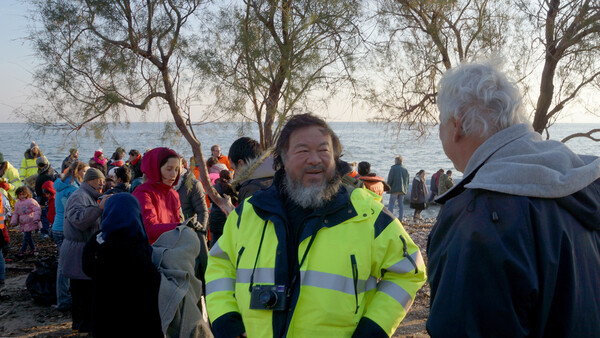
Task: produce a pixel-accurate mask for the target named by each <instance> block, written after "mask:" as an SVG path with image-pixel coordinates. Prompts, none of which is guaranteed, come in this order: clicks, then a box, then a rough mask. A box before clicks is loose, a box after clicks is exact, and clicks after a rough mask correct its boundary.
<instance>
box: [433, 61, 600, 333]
mask: <svg viewBox="0 0 600 338" xmlns="http://www.w3.org/2000/svg"><path fill="white" fill-rule="evenodd" d="M438 88H439V93H438V98H437V104H438V108H439V110H440V139H441V141H442V145H443V147H444V152H445V153H446V155H447V156H448V157H449V158H450V160H452V162H453V163H454V166H455V167H456V169H458V170H459V171H461V172H463V173H464V176H463V177H464V178H463V180H462V181H461V182H460V183H458V184H457V185H456V186H454V187H453V188H452V189H450V190H449V191H448V192H447V193H446V194H444V195H443V196H441V197H440V198H438V199H437V201H438V202H440V203H442V204H444V205H443V207H442V210H441V211H440V214H439V216H438V219H437V222H436V224H435V225H434V227H433V229H432V231H431V234H430V237H429V244H428V248H427V254H428V257H429V261H428V266H427V268H428V274H429V282H430V284H431V313H430V316H429V318H428V321H427V330H428V331H429V333H430V334H431V336H433V337H436V336H438V337H439V336H444V337H466V336H476V337H480V336H496V337H524V336H535V337H541V336H557V337H592V336H596V337H597V336H598V335H599V334H600V320H598V318H600V306H599V303H598V300H600V287H599V286H600V268H599V267H600V232H599V230H600V180H599V177H600V159H599V158H596V157H591V156H581V155H576V154H575V153H573V152H572V151H571V150H569V148H567V147H566V146H565V145H564V144H562V143H560V142H556V141H543V140H542V139H541V137H540V135H539V134H537V133H535V132H534V131H532V129H531V127H530V125H529V124H528V123H527V121H526V119H525V118H524V116H523V115H522V113H521V96H520V94H519V91H518V90H517V88H516V87H515V85H514V84H513V83H511V82H510V81H509V80H508V79H507V78H506V77H505V76H504V75H503V74H502V73H501V72H499V71H498V70H497V69H496V68H495V66H493V65H491V64H488V63H471V64H462V65H460V66H458V67H456V68H454V69H451V70H449V71H447V72H446V73H445V74H444V76H443V77H442V79H441V81H440V84H439V87H438Z"/></svg>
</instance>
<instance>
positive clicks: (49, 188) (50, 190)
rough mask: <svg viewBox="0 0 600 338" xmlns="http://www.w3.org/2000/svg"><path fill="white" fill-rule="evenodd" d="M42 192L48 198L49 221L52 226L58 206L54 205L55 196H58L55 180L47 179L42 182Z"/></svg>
mask: <svg viewBox="0 0 600 338" xmlns="http://www.w3.org/2000/svg"><path fill="white" fill-rule="evenodd" d="M42 192H43V193H44V196H45V197H46V199H47V200H48V216H47V217H48V222H50V226H52V224H54V217H55V216H56V207H55V206H54V197H55V196H56V190H54V182H52V181H46V182H44V184H42Z"/></svg>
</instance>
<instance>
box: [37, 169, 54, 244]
mask: <svg viewBox="0 0 600 338" xmlns="http://www.w3.org/2000/svg"><path fill="white" fill-rule="evenodd" d="M36 163H37V166H38V176H37V178H36V179H35V194H36V196H37V200H38V203H39V204H40V206H41V208H42V218H41V221H42V230H41V232H42V237H46V238H47V237H48V235H49V234H50V232H49V231H50V230H49V229H50V222H49V221H48V199H47V198H46V196H45V195H44V192H43V191H42V185H43V184H44V183H46V182H48V181H50V182H54V180H55V179H56V176H57V173H56V171H55V170H54V169H53V168H52V167H51V166H50V163H48V160H47V159H46V157H38V158H37V160H36Z"/></svg>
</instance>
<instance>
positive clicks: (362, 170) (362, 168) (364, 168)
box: [358, 161, 371, 176]
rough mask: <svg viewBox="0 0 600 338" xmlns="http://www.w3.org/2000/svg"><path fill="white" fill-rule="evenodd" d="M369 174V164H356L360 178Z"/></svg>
mask: <svg viewBox="0 0 600 338" xmlns="http://www.w3.org/2000/svg"><path fill="white" fill-rule="evenodd" d="M370 172H371V163H369V162H364V161H363V162H360V163H359V164H358V174H359V175H360V176H366V175H368V174H369V173H370Z"/></svg>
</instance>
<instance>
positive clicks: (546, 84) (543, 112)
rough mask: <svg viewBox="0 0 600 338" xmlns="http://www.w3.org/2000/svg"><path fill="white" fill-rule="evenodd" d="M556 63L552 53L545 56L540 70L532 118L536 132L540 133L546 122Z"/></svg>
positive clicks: (552, 93) (552, 92)
mask: <svg viewBox="0 0 600 338" xmlns="http://www.w3.org/2000/svg"><path fill="white" fill-rule="evenodd" d="M556 66H557V63H556V61H555V59H554V57H553V55H550V54H548V55H547V56H546V63H545V64H544V70H543V72H542V79H541V82H540V96H538V100H537V105H536V108H535V116H534V118H533V129H534V130H535V131H537V132H538V133H540V134H541V133H542V132H543V131H544V129H545V128H546V125H547V124H548V110H549V109H550V104H551V103H552V97H553V96H554V83H553V79H554V73H555V72H556Z"/></svg>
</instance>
